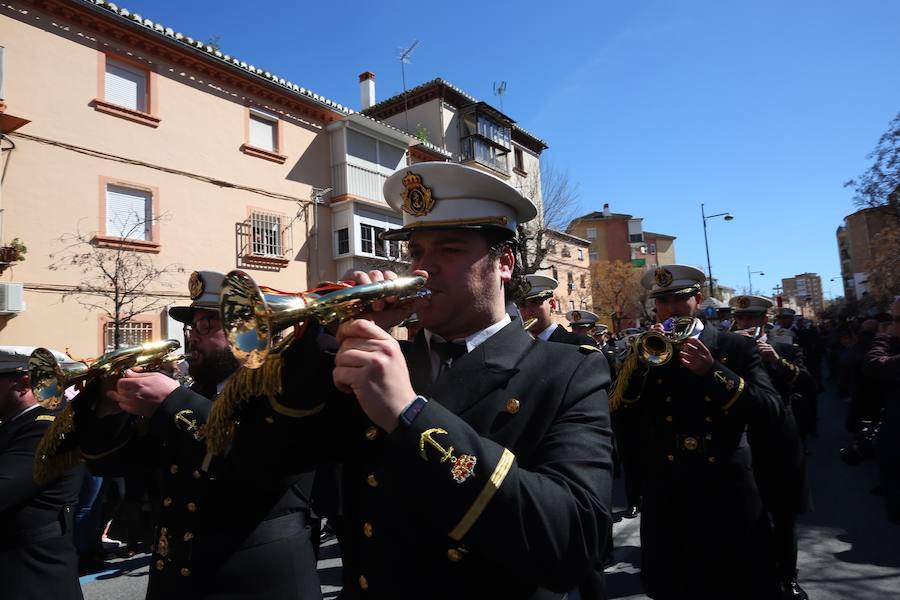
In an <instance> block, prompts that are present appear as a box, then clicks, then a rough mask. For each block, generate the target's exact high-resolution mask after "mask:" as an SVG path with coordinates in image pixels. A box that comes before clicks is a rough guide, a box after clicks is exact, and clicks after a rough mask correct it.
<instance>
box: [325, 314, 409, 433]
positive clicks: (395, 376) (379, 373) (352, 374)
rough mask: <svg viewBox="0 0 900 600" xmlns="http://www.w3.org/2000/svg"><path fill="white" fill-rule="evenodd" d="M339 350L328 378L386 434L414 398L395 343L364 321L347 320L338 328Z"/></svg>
mask: <svg viewBox="0 0 900 600" xmlns="http://www.w3.org/2000/svg"><path fill="white" fill-rule="evenodd" d="M338 341H340V342H341V349H340V350H339V351H338V353H337V356H336V357H335V363H334V364H335V368H334V373H333V375H332V377H333V378H334V384H335V385H336V386H337V388H338V389H339V390H341V391H342V392H344V393H347V394H349V393H353V394H354V395H356V399H357V400H358V401H359V405H360V406H361V407H362V409H363V411H364V412H365V413H366V415H368V417H369V418H370V419H372V421H373V422H374V423H375V424H376V425H378V426H379V427H381V428H382V429H384V430H385V431H387V432H391V431H393V430H394V429H395V428H396V427H397V424H398V423H399V418H400V413H402V412H403V409H404V408H406V407H407V406H408V405H409V403H410V402H412V401H413V399H414V398H415V397H416V393H415V391H413V387H412V384H411V383H410V381H409V370H408V369H407V368H406V360H405V359H404V358H403V353H402V352H401V351H400V344H398V343H397V340H395V339H394V338H392V337H391V336H390V335H388V334H387V332H386V331H384V330H383V329H381V328H380V327H378V326H376V325H375V324H373V323H372V322H371V321H368V320H366V319H351V320H349V321H345V322H344V323H341V326H340V328H339V329H338Z"/></svg>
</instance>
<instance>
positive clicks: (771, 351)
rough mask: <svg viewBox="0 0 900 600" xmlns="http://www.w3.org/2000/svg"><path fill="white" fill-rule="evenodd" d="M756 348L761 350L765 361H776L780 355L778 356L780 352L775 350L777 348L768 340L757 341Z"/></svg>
mask: <svg viewBox="0 0 900 600" xmlns="http://www.w3.org/2000/svg"><path fill="white" fill-rule="evenodd" d="M756 349H757V350H758V351H759V355H760V356H761V357H762V359H763V360H764V361H765V362H769V363H772V362H775V361H777V360H778V359H779V358H781V357H780V356H778V352H776V351H775V348H773V347H772V345H771V344H767V343H766V342H760V341H757V342H756Z"/></svg>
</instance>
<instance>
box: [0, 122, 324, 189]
mask: <svg viewBox="0 0 900 600" xmlns="http://www.w3.org/2000/svg"><path fill="white" fill-rule="evenodd" d="M9 135H11V136H14V137H17V138H21V139H23V140H29V141H32V142H37V143H39V144H47V145H48V146H55V147H57V148H63V149H65V150H69V151H71V152H77V153H78V154H84V155H86V156H92V157H94V158H102V159H104V160H111V161H113V162H118V163H123V164H126V165H135V166H138V167H146V168H148V169H155V170H157V171H162V172H163V173H169V174H172V175H180V176H182V177H188V178H190V179H195V180H197V181H202V182H204V183H209V184H212V185H215V186H218V187H222V188H230V189H235V190H240V191H243V192H250V193H252V194H259V195H261V196H267V197H269V198H276V199H278V200H288V201H290V202H296V203H298V204H299V205H301V206H309V205H311V204H312V202H311V201H310V200H304V199H303V198H297V197H296V196H289V195H287V194H279V193H278V192H271V191H269V190H264V189H261V188H255V187H250V186H246V185H241V184H238V183H231V182H230V181H223V180H221V179H216V178H214V177H207V176H206V175H198V174H197V173H191V172H190V171H182V170H181V169H173V168H172V167H164V166H161V165H154V164H152V163H148V162H144V161H142V160H137V159H133V158H126V157H124V156H118V155H116V154H109V153H108V152H102V151H100V150H93V149H91V148H85V147H83V146H76V145H74V144H69V143H66V142H60V141H57V140H51V139H48V138H44V137H39V136H36V135H29V134H27V133H20V132H18V131H17V132H15V133H10V134H9ZM4 137H6V136H4ZM10 141H12V140H10Z"/></svg>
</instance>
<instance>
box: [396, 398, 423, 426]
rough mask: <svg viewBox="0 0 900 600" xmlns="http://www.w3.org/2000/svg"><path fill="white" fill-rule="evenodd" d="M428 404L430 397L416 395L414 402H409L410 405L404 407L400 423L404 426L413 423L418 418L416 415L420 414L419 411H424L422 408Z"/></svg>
mask: <svg viewBox="0 0 900 600" xmlns="http://www.w3.org/2000/svg"><path fill="white" fill-rule="evenodd" d="M426 404H428V398H426V397H425V396H416V397H415V398H414V399H413V401H412V402H410V403H409V406H407V407H406V408H404V409H403V412H402V413H400V424H401V425H403V426H404V427H410V426H412V424H413V421H415V420H416V417H418V416H419V413H420V412H422V409H423V408H425V405H426Z"/></svg>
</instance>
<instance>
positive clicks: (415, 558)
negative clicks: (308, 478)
mask: <svg viewBox="0 0 900 600" xmlns="http://www.w3.org/2000/svg"><path fill="white" fill-rule="evenodd" d="M314 350H315V349H314V348H307V349H306V351H305V352H298V351H297V348H292V349H291V352H290V354H291V356H288V357H286V360H287V361H288V364H290V365H291V366H290V367H289V368H286V370H285V373H286V377H287V379H288V381H286V383H285V394H284V397H283V398H282V399H281V400H280V401H281V402H282V403H285V404H287V405H289V408H290V410H306V411H310V412H315V414H314V415H312V416H310V417H307V418H306V419H304V420H303V421H305V423H304V428H303V429H296V428H294V429H292V430H289V431H291V433H290V436H291V438H292V439H293V440H294V441H295V442H296V443H297V444H298V448H297V450H296V451H295V452H294V454H295V456H296V457H297V458H298V460H299V459H303V458H304V457H306V458H308V459H310V460H321V459H322V457H323V456H326V457H329V458H333V457H339V458H340V459H341V460H342V461H343V477H344V479H343V494H344V506H343V510H344V522H345V531H346V532H347V533H346V535H344V536H343V537H342V539H341V545H342V548H341V550H342V557H343V579H344V587H343V591H342V596H341V597H342V598H390V599H392V600H396V599H405V598H416V599H418V598H510V599H513V598H561V597H562V596H563V595H564V594H565V593H566V592H568V591H569V590H571V589H573V588H575V587H576V586H577V585H578V584H579V583H580V582H581V581H582V579H583V578H584V576H585V575H586V574H587V573H588V571H589V569H590V567H591V563H592V561H593V560H594V557H596V556H599V553H600V550H601V549H602V548H603V547H604V546H605V544H606V537H607V533H606V532H607V528H608V523H609V519H610V500H611V498H610V496H611V459H610V446H611V440H610V438H611V432H610V426H609V414H608V406H607V397H606V388H607V386H608V383H609V377H608V371H607V367H606V361H605V360H604V359H603V357H602V356H601V355H600V353H598V352H593V351H583V350H579V349H578V348H576V347H573V346H567V345H562V344H547V343H544V342H538V341H535V340H533V339H532V338H531V336H530V335H528V334H527V333H526V332H525V331H524V330H523V329H522V324H521V322H520V321H519V320H518V319H513V321H512V322H511V323H510V324H508V325H507V326H506V327H504V328H503V329H502V330H500V331H499V332H497V333H495V334H494V335H493V336H491V337H490V338H489V339H488V340H486V341H485V342H484V343H482V344H480V345H479V346H477V347H476V348H475V349H474V350H473V351H472V352H469V353H467V354H464V355H463V356H461V357H459V358H457V359H455V360H454V362H453V364H452V368H451V369H450V370H449V371H446V372H444V373H443V374H441V375H440V377H438V379H437V380H436V381H434V382H432V375H431V360H430V356H429V352H428V349H427V345H426V342H425V339H424V334H423V333H420V334H419V335H418V336H417V337H416V339H415V341H414V342H411V343H403V352H404V355H405V356H406V359H407V364H408V366H409V370H410V376H411V380H412V385H413V388H414V389H415V390H416V392H417V393H419V394H421V395H423V396H425V397H427V398H428V399H429V402H428V403H427V404H425V405H424V408H423V409H422V411H421V412H420V413H419V414H418V416H417V417H416V418H415V419H414V420H413V422H412V424H411V426H406V425H402V424H401V425H399V426H398V427H397V429H395V430H394V431H393V432H391V433H390V434H388V433H387V432H385V431H384V430H382V429H380V428H379V427H377V426H375V425H374V424H373V423H372V422H371V421H369V419H368V418H367V417H366V416H365V414H364V413H363V412H362V411H361V409H360V408H359V404H358V403H357V401H356V399H355V398H353V397H348V396H343V395H339V394H338V393H337V392H336V390H335V391H332V393H331V394H330V395H329V396H328V397H325V398H314V397H312V396H310V395H309V394H305V395H301V394H296V395H293V396H292V395H291V394H290V393H288V390H289V389H290V388H291V387H296V386H295V384H292V383H291V381H290V380H291V379H293V380H295V381H296V380H305V381H307V383H308V382H309V381H310V380H311V379H312V378H314V376H315V371H313V370H311V368H315V365H313V366H312V367H310V365H309V364H308V362H309V361H308V359H306V360H304V358H303V357H304V356H306V357H309V356H310V355H311V354H312V353H313V352H314ZM321 370H324V371H325V374H326V375H327V376H329V377H330V375H331V372H330V371H329V370H327V369H321ZM410 400H412V399H410ZM317 402H321V403H322V404H321V408H320V410H316V407H315V404H316V403H317ZM247 418H248V417H247V416H244V417H243V418H242V424H241V427H243V426H244V423H245V422H246V420H247Z"/></svg>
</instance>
